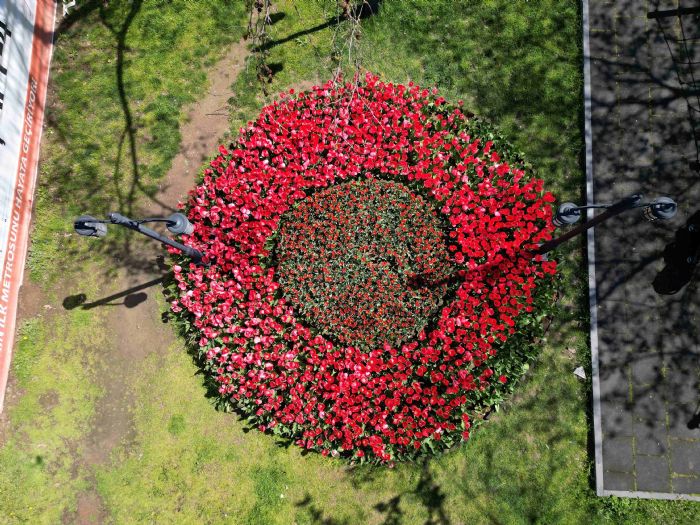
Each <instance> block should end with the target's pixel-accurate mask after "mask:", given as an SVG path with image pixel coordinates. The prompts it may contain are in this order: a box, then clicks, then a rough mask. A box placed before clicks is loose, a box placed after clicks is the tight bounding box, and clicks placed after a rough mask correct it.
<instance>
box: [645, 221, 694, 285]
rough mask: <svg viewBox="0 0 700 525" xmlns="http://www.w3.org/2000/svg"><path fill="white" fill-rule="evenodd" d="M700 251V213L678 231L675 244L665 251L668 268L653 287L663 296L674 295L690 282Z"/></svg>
mask: <svg viewBox="0 0 700 525" xmlns="http://www.w3.org/2000/svg"><path fill="white" fill-rule="evenodd" d="M699 250H700V211H698V212H696V213H695V214H693V215H692V216H691V217H690V218H689V219H688V222H686V224H685V226H683V227H682V228H680V229H679V230H678V231H676V236H675V239H674V240H673V242H671V243H670V244H668V245H666V248H665V249H664V261H665V262H666V266H665V267H664V269H663V270H661V271H660V272H659V273H658V274H657V275H656V277H655V278H654V281H653V282H652V285H653V287H654V291H655V292H656V293H658V294H661V295H673V294H675V293H677V292H678V291H680V289H681V288H683V286H685V285H686V284H688V283H689V282H690V279H691V278H692V276H693V272H694V270H695V266H696V265H697V263H698V251H699Z"/></svg>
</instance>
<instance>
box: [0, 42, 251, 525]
mask: <svg viewBox="0 0 700 525" xmlns="http://www.w3.org/2000/svg"><path fill="white" fill-rule="evenodd" d="M247 54H248V50H247V45H246V42H245V41H244V40H241V41H239V42H237V43H235V44H234V45H232V46H231V47H230V48H229V50H228V53H227V54H226V55H225V56H224V57H223V58H222V59H221V60H220V61H219V62H218V63H216V64H215V65H214V66H213V67H212V69H211V71H210V73H209V90H208V92H207V93H206V95H205V96H204V97H203V98H201V99H200V100H198V101H197V102H196V103H194V104H192V105H191V106H190V107H189V108H186V111H187V113H188V117H187V121H186V123H185V124H184V125H183V126H182V127H181V130H180V132H181V136H182V140H181V146H180V151H179V153H178V154H177V156H176V157H175V158H174V159H173V163H172V167H171V169H170V170H169V172H168V173H167V175H166V176H165V177H164V178H163V179H162V181H161V182H160V184H159V192H158V194H157V195H155V197H156V198H155V199H145V198H144V199H143V202H142V204H141V206H140V207H139V211H140V214H141V215H143V216H149V215H151V216H154V215H165V216H167V215H169V214H170V213H171V211H170V210H168V209H165V208H164V207H162V206H161V205H159V204H158V202H162V203H164V204H167V205H169V206H172V207H174V206H175V204H177V202H178V201H180V200H182V199H184V198H185V196H186V195H187V192H188V191H189V190H190V189H191V188H192V187H193V185H194V180H195V176H196V174H197V173H198V171H199V169H200V168H201V166H202V164H203V162H204V161H205V160H206V159H207V158H209V157H210V156H211V155H213V154H214V153H215V152H216V151H217V149H216V148H217V146H218V144H219V140H220V139H221V138H222V137H223V136H224V135H225V133H226V132H227V131H228V130H229V120H228V116H229V105H228V100H229V99H230V97H231V96H232V95H233V93H232V91H231V85H232V84H233V82H234V81H235V79H236V77H237V76H238V74H239V73H240V72H241V70H242V68H243V67H244V63H245V57H246V55H247ZM146 250H147V251H146V253H143V252H142V253H141V255H142V256H143V257H144V258H147V259H148V260H149V262H151V263H153V264H149V265H144V267H148V268H149V269H137V270H128V269H127V270H123V271H122V272H121V273H120V275H119V278H118V279H116V280H113V281H111V282H109V283H105V286H104V289H106V290H109V292H108V293H105V294H104V295H108V294H109V293H114V289H116V291H124V290H129V289H130V288H133V287H135V286H138V285H142V284H144V283H148V282H151V281H154V284H153V286H150V287H148V288H146V289H143V290H140V291H139V295H140V299H141V302H140V303H138V304H136V305H135V306H133V307H129V308H126V307H115V308H109V311H108V312H105V314H106V315H105V320H106V326H107V332H108V337H109V340H110V341H114V345H113V346H111V347H110V348H109V349H108V350H109V351H108V352H105V355H104V358H103V360H102V361H103V362H102V363H101V368H102V369H103V370H101V371H99V372H100V377H101V380H100V386H101V387H102V388H103V396H102V397H101V398H100V400H99V402H98V404H97V407H96V418H95V420H94V422H93V427H92V430H91V432H90V434H89V435H88V436H87V437H86V438H85V439H84V441H83V442H82V443H81V447H79V448H80V450H82V451H83V452H82V454H81V457H79V458H76V461H75V464H76V467H84V468H87V471H88V472H90V471H92V470H93V469H94V468H95V467H97V466H99V465H103V464H105V463H106V462H107V461H108V460H109V458H110V454H111V452H112V451H113V450H114V449H115V447H117V446H119V445H120V444H122V443H127V444H128V442H129V440H130V439H131V436H132V433H133V421H132V416H131V412H132V405H133V396H132V392H131V391H130V384H131V379H133V378H134V375H135V373H137V371H138V370H139V368H140V367H139V364H140V363H142V362H143V360H144V359H146V357H148V356H149V355H151V354H153V353H156V354H157V353H159V352H162V351H163V350H164V349H165V348H167V347H168V346H169V345H170V344H171V343H172V342H173V340H174V338H175V336H174V334H173V332H172V330H171V329H170V328H169V327H167V326H165V325H164V324H163V323H162V321H161V319H160V307H159V305H158V302H157V296H158V294H159V293H160V290H161V288H160V284H159V283H157V282H155V281H156V280H157V279H158V278H159V277H161V276H162V275H163V274H164V271H163V270H164V268H163V265H162V263H161V262H158V260H159V258H162V255H163V250H162V248H161V247H160V245H159V244H158V243H155V242H153V243H150V244H148V245H147V248H146ZM161 260H162V259H161ZM54 291H55V293H56V296H57V297H60V298H62V297H67V296H70V295H72V294H75V290H74V289H58V290H54ZM103 291H104V290H103ZM90 299H93V298H90ZM46 303H47V298H46V295H45V294H44V293H43V292H42V291H41V290H40V288H39V287H38V286H36V285H33V284H31V283H29V282H27V283H25V284H24V286H23V287H22V289H21V292H20V305H19V312H20V314H19V316H18V317H19V319H18V321H19V320H21V319H27V318H31V317H34V316H36V315H38V314H40V313H42V312H44V311H47V309H51V308H53V311H52V312H51V313H54V312H57V311H60V308H61V307H60V305H53V306H47V305H46ZM20 395H21V392H18V391H16V388H14V382H13V381H12V378H10V384H9V388H8V396H7V403H6V404H8V405H9V404H12V403H13V402H15V401H16V399H17V398H18V397H19V396H20ZM7 412H8V411H7V410H5V411H4V413H3V414H2V416H0V437H2V429H3V428H5V427H6V426H7V425H6V424H4V423H6V417H7V416H6V414H7ZM89 481H94V479H89ZM106 518H107V514H106V510H105V509H104V505H103V503H102V501H101V498H100V496H99V493H98V492H97V490H96V489H95V488H91V489H89V490H87V491H85V492H84V493H82V494H80V495H79V497H78V507H77V511H76V512H75V513H74V514H71V515H65V516H64V520H63V521H64V522H66V523H78V524H87V523H102V522H103V521H105V520H106Z"/></svg>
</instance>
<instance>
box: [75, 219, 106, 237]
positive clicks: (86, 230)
mask: <svg viewBox="0 0 700 525" xmlns="http://www.w3.org/2000/svg"><path fill="white" fill-rule="evenodd" d="M73 228H74V229H75V233H77V234H78V235H82V236H84V237H104V236H105V235H107V225H106V224H103V223H101V222H99V221H98V220H97V219H95V217H91V216H90V215H81V216H80V217H78V218H77V219H75V222H74V223H73Z"/></svg>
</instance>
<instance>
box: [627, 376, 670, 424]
mask: <svg viewBox="0 0 700 525" xmlns="http://www.w3.org/2000/svg"><path fill="white" fill-rule="evenodd" d="M633 390H634V398H633V401H632V404H633V413H634V417H635V418H636V419H640V420H643V421H647V422H650V423H654V424H656V423H664V422H665V413H666V402H665V400H664V398H663V396H662V395H661V394H660V393H659V392H658V391H657V390H655V389H653V388H651V389H650V388H645V387H643V386H641V385H637V384H635V385H633Z"/></svg>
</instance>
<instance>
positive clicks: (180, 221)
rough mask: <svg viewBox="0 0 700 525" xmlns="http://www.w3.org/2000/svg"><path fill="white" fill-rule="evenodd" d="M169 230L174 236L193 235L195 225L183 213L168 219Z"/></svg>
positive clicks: (175, 214) (174, 214)
mask: <svg viewBox="0 0 700 525" xmlns="http://www.w3.org/2000/svg"><path fill="white" fill-rule="evenodd" d="M166 224H167V228H168V230H169V231H170V233H172V234H174V235H183V234H184V235H191V234H192V232H193V231H194V225H193V224H192V223H191V222H190V221H189V220H187V217H185V215H184V214H183V213H173V214H172V215H171V216H170V217H168V222H167V223H166Z"/></svg>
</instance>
